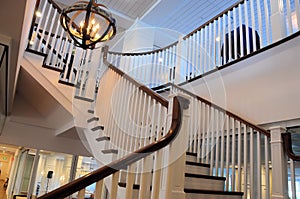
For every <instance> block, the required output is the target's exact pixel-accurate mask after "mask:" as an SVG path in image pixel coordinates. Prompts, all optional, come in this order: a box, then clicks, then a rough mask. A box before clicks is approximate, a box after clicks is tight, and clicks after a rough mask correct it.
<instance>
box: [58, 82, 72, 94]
mask: <svg viewBox="0 0 300 199" xmlns="http://www.w3.org/2000/svg"><path fill="white" fill-rule="evenodd" d="M58 83H61V84H65V85H68V86H75V84H74V83H71V82H66V81H63V80H61V79H60V80H58ZM75 97H76V96H75Z"/></svg>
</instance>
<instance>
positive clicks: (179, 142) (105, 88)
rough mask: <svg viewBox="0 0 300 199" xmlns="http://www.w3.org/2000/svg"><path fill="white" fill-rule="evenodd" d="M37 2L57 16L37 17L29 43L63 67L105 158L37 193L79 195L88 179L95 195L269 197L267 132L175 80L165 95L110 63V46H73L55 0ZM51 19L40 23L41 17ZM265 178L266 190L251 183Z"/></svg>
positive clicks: (88, 133)
mask: <svg viewBox="0 0 300 199" xmlns="http://www.w3.org/2000/svg"><path fill="white" fill-rule="evenodd" d="M39 3H41V4H37V6H36V10H37V9H41V10H43V11H45V10H47V9H50V10H51V12H53V15H54V16H53V18H52V20H50V19H49V18H46V19H43V18H40V19H37V18H36V17H34V19H33V22H32V29H31V34H30V37H29V38H30V43H29V45H28V47H27V51H28V52H30V53H34V54H38V55H41V56H43V57H44V61H43V67H45V68H48V69H51V70H54V71H58V72H60V75H58V76H59V82H60V83H62V84H65V85H68V86H72V87H74V89H75V96H74V103H76V105H77V106H78V107H79V108H78V110H80V111H79V112H78V113H75V114H76V118H77V119H78V123H77V124H76V125H77V126H79V127H81V128H82V129H83V132H84V133H83V135H84V136H83V137H82V140H83V141H84V142H86V146H87V148H89V150H90V151H91V152H92V153H93V154H94V155H95V156H97V157H96V158H97V159H98V160H99V161H100V162H101V163H102V164H103V165H104V166H103V167H101V168H100V169H98V170H96V171H95V172H92V173H91V174H88V175H87V176H84V177H82V178H79V179H77V180H75V181H73V182H70V183H69V184H67V185H64V186H62V187H60V188H58V189H57V190H54V191H53V192H50V193H49V194H47V195H44V196H41V197H39V199H50V198H51V199H53V198H55V199H57V198H65V197H67V196H69V195H72V194H74V193H75V192H77V191H78V194H77V195H78V196H77V197H78V199H83V198H84V192H85V187H86V186H88V185H91V184H92V183H96V186H97V190H96V193H95V199H101V197H102V194H103V193H102V189H103V190H104V189H105V190H107V189H108V190H109V191H108V192H109V195H110V198H111V199H116V198H118V197H120V198H124V195H126V198H128V199H138V198H140V199H141V198H145V199H148V198H152V199H156V198H164V196H161V195H160V194H162V193H163V194H166V195H167V196H168V197H167V196H166V197H165V198H172V196H173V195H172V194H174V193H175V194H176V192H181V193H180V194H181V195H180V194H179V195H180V197H179V196H178V198H183V197H185V198H187V199H196V198H197V199H198V198H222V199H226V198H247V197H248V195H250V197H252V198H261V196H262V195H263V194H265V195H266V196H267V197H266V198H268V197H269V194H270V193H269V190H270V182H269V169H270V168H269V152H270V151H269V137H270V134H269V132H267V131H265V130H264V129H261V128H259V127H257V126H256V125H254V124H252V123H250V122H248V121H245V120H243V119H242V118H240V117H238V116H237V115H235V114H233V113H231V112H229V111H227V110H224V109H222V108H221V107H218V106H217V105H214V104H212V103H211V102H209V101H207V100H205V99H202V98H200V97H199V96H196V95H195V94H193V93H190V92H188V91H186V90H184V89H182V88H181V87H178V86H176V85H173V84H167V85H166V86H167V87H168V90H169V91H170V94H171V95H174V96H176V97H172V98H170V100H169V101H168V100H166V99H164V98H162V97H161V96H160V95H158V94H157V93H155V92H154V91H153V90H151V89H149V88H148V87H146V86H144V85H142V84H140V83H138V82H137V81H136V80H134V79H133V78H131V77H130V76H129V75H127V74H126V73H124V72H123V71H121V70H120V69H119V68H117V67H115V66H114V65H112V64H111V63H110V62H109V61H108V60H111V59H113V58H112V57H111V55H109V54H108V49H107V47H105V48H102V49H100V50H99V51H96V50H95V51H92V50H82V49H79V48H77V47H76V46H74V45H73V44H72V43H71V41H69V40H68V39H67V38H68V37H67V35H66V33H65V32H64V30H63V29H62V28H61V27H60V26H59V24H56V23H54V21H55V19H57V18H58V16H59V13H60V12H61V10H60V8H59V7H58V6H57V5H56V4H55V3H54V2H52V1H51V0H48V1H39ZM48 21H51V22H50V24H51V25H49V26H48V27H49V30H45V29H43V28H42V26H41V24H40V22H45V23H46V22H48ZM52 33H53V34H52ZM173 51H174V49H173ZM107 56H110V57H109V58H108V57H107ZM120 56H121V55H120ZM174 71H175V69H174V68H172V70H170V71H169V72H170V74H171V75H170V76H172V78H170V77H168V79H170V80H171V79H174V77H173V76H174ZM187 101H189V103H187ZM80 107H81V108H80ZM115 113H117V114H115ZM188 115H189V117H188ZM187 118H189V119H187ZM177 136H178V137H177ZM171 143H172V144H171ZM185 145H186V146H185ZM164 147H165V148H164ZM178 153H179V154H178ZM260 154H264V157H263V158H262V157H261V155H260ZM173 156H176V158H175V159H176V161H174V162H172V161H171V159H172V158H171V157H173ZM164 166H165V167H164ZM127 171H130V172H127ZM262 171H265V173H266V174H265V178H262V177H261V176H262V174H261V173H262ZM177 175H178V176H177ZM181 175H182V176H183V179H184V180H183V181H182V182H181V181H180V182H179V181H177V179H179V177H180V176H181ZM170 176H171V177H170ZM254 178H255V179H254ZM168 179H173V181H171V182H168ZM175 179H176V180H175ZM175 183H178V184H179V185H178V186H177V184H176V186H175ZM248 185H249V186H248ZM262 186H265V187H266V191H265V192H266V193H261V192H260V191H254V187H255V189H259V190H260V189H262V188H261V187H262ZM249 187H250V188H249ZM179 189H180V190H179ZM174 190H175V191H174ZM173 192H174V193H173ZM168 194H169V195H168Z"/></svg>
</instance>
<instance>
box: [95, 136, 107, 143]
mask: <svg viewBox="0 0 300 199" xmlns="http://www.w3.org/2000/svg"><path fill="white" fill-rule="evenodd" d="M96 140H97V141H98V142H101V141H105V140H106V141H109V140H110V137H108V136H102V137H98V138H96Z"/></svg>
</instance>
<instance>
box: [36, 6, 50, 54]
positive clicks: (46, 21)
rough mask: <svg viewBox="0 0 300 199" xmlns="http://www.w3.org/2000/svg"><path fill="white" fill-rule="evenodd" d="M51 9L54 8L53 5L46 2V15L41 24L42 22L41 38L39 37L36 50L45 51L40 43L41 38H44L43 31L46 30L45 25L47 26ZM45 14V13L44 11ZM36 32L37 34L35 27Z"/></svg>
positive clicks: (41, 41)
mask: <svg viewBox="0 0 300 199" xmlns="http://www.w3.org/2000/svg"><path fill="white" fill-rule="evenodd" d="M52 10H54V9H53V7H52V5H51V4H48V10H47V17H46V19H45V21H44V22H43V24H42V25H43V26H44V27H43V29H42V34H41V38H40V41H39V44H38V48H37V50H38V51H42V52H45V51H44V49H45V47H44V48H42V43H43V40H44V39H45V38H44V37H45V32H46V31H47V30H46V27H47V26H48V23H49V18H50V14H51V12H52ZM45 14H46V13H45ZM37 32H38V34H39V30H38V29H37Z"/></svg>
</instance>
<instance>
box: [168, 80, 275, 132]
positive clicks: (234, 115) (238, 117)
mask: <svg viewBox="0 0 300 199" xmlns="http://www.w3.org/2000/svg"><path fill="white" fill-rule="evenodd" d="M169 85H170V86H173V87H174V88H177V89H179V90H181V91H182V92H184V93H186V94H188V95H190V96H192V97H194V98H196V99H197V100H199V101H201V102H203V103H205V104H207V105H209V106H211V107H213V108H215V109H218V110H219V111H222V112H224V113H226V114H227V115H229V116H230V117H233V118H234V119H236V120H239V121H241V122H243V123H244V124H246V125H248V126H250V127H251V128H253V129H254V130H256V131H259V132H261V133H262V134H264V135H265V136H267V137H271V135H270V133H269V132H268V131H267V130H265V129H263V128H261V127H259V126H257V125H255V124H253V123H251V122H249V121H246V120H244V119H243V118H241V117H240V116H238V115H236V114H234V113H232V112H230V111H227V110H225V109H224V108H222V107H220V106H218V105H216V104H213V103H212V102H210V101H208V100H206V99H204V98H202V97H200V96H198V95H196V94H194V93H192V92H190V91H188V90H185V89H183V88H181V87H179V86H177V85H175V84H173V83H169Z"/></svg>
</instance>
